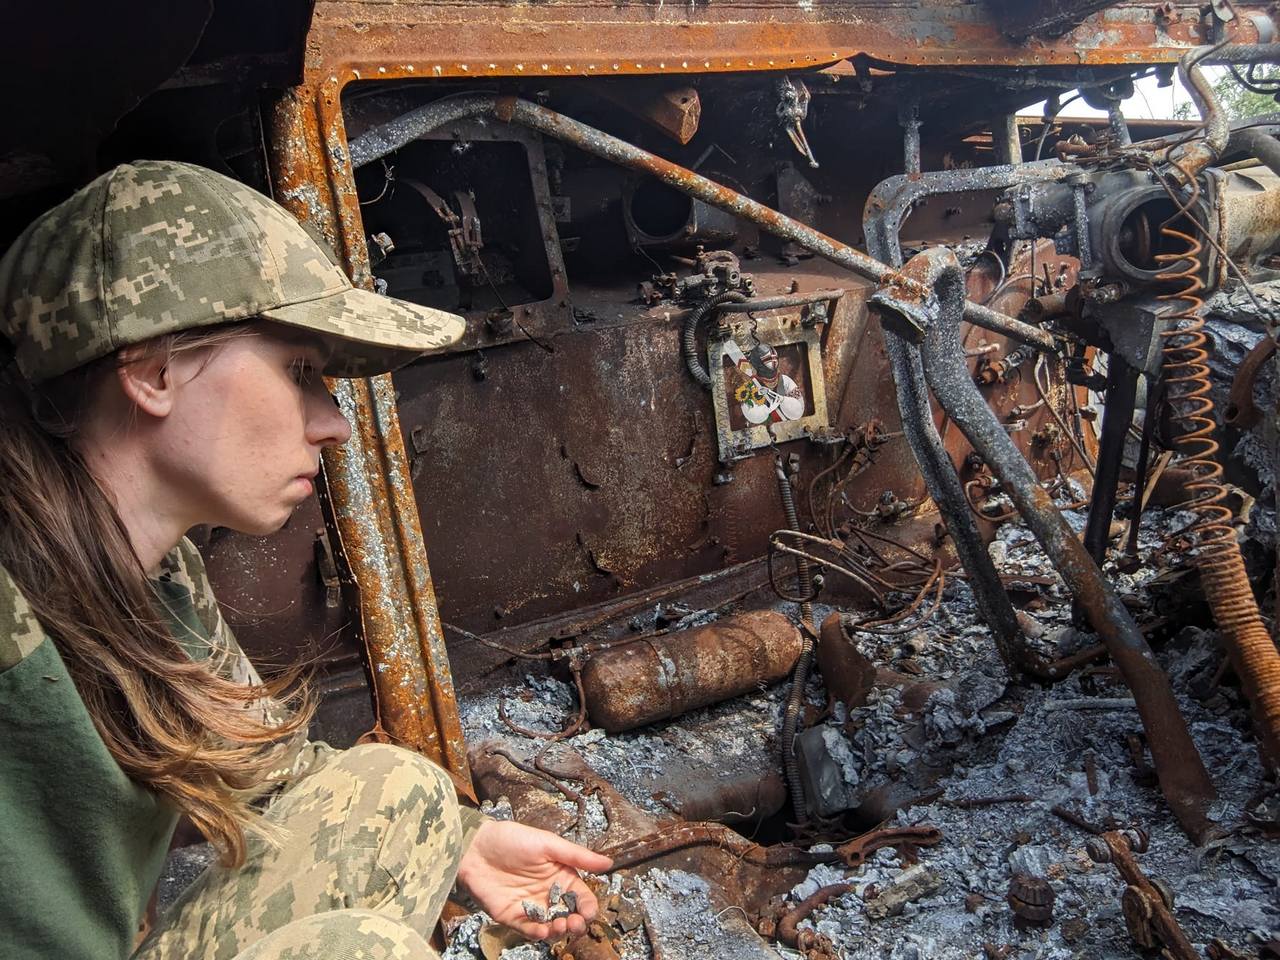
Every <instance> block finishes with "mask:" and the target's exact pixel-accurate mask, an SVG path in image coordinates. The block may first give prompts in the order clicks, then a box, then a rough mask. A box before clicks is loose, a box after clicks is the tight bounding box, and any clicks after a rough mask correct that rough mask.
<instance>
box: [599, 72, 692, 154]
mask: <svg viewBox="0 0 1280 960" xmlns="http://www.w3.org/2000/svg"><path fill="white" fill-rule="evenodd" d="M630 82H631V83H637V82H639V83H643V84H644V85H643V87H641V88H639V89H637V88H634V87H619V86H617V85H616V84H612V83H610V84H602V85H601V87H600V92H601V93H603V94H604V95H605V96H606V97H608V98H609V100H610V101H612V102H613V103H616V104H617V105H618V106H620V107H622V109H623V110H626V111H627V112H628V113H630V114H633V115H635V116H637V117H639V118H640V119H641V120H644V121H645V122H646V123H648V124H649V125H650V126H652V127H653V128H654V129H655V130H661V131H662V132H663V133H665V134H666V135H667V136H668V137H670V138H671V139H672V140H674V141H675V142H676V143H679V144H686V143H688V142H689V141H690V140H692V139H693V135H694V134H695V133H697V132H698V123H699V121H701V119H702V99H701V98H700V97H699V96H698V91H697V89H696V88H695V87H691V86H689V85H688V84H681V85H680V86H677V87H669V88H667V89H662V88H657V87H653V86H652V85H650V84H648V83H647V82H644V81H634V80H633V81H630Z"/></svg>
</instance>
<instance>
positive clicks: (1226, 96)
mask: <svg viewBox="0 0 1280 960" xmlns="http://www.w3.org/2000/svg"><path fill="white" fill-rule="evenodd" d="M1245 69H1247V68H1244V67H1242V68H1240V70H1241V73H1243V72H1244V70H1245ZM1253 83H1254V84H1255V85H1257V86H1261V87H1272V86H1276V85H1278V84H1280V67H1277V66H1274V65H1268V66H1261V67H1258V68H1257V69H1256V70H1254V73H1253ZM1212 86H1213V92H1214V93H1215V94H1216V95H1217V97H1218V102H1219V103H1220V104H1222V109H1223V110H1224V111H1225V112H1226V114H1227V117H1228V118H1229V119H1231V120H1245V119H1247V118H1249V117H1256V116H1260V115H1261V114H1264V113H1274V112H1276V111H1277V110H1280V104H1277V103H1276V100H1275V97H1273V96H1271V94H1269V93H1254V92H1253V91H1252V90H1249V89H1248V88H1247V87H1245V86H1244V85H1243V84H1241V83H1240V82H1239V81H1237V80H1236V78H1235V77H1233V76H1232V75H1231V73H1230V72H1229V71H1223V74H1222V76H1220V77H1219V78H1218V79H1217V80H1215V81H1214V82H1213V84H1212ZM1173 116H1174V118H1175V119H1177V120H1196V119H1199V113H1197V111H1196V107H1195V104H1194V103H1191V102H1190V101H1187V102H1186V103H1180V104H1178V106H1177V108H1176V109H1175V110H1174V111H1173Z"/></svg>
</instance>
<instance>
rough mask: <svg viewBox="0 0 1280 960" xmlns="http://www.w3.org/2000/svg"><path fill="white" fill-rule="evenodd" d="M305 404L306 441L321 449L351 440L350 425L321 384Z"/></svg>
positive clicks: (336, 403) (333, 398) (332, 397)
mask: <svg viewBox="0 0 1280 960" xmlns="http://www.w3.org/2000/svg"><path fill="white" fill-rule="evenodd" d="M308 401H309V402H308V404H307V440H308V441H310V442H311V443H314V444H316V445H317V446H321V447H334V446H337V445H338V444H342V443H346V442H347V440H349V439H350V438H351V424H350V423H348V422H347V418H346V417H345V416H343V414H342V410H340V409H339V408H338V402H337V399H336V398H335V397H334V396H332V395H331V394H330V393H329V390H328V388H327V387H325V386H324V385H323V384H319V385H318V389H317V390H315V391H313V392H312V393H311V395H310V396H309V398H308Z"/></svg>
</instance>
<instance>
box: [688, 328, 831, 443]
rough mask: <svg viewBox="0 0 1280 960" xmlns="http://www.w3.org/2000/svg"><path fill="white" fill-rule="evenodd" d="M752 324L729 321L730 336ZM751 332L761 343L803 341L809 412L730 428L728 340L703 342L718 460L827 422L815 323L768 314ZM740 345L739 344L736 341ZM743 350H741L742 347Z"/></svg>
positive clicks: (813, 429)
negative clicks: (794, 417)
mask: <svg viewBox="0 0 1280 960" xmlns="http://www.w3.org/2000/svg"><path fill="white" fill-rule="evenodd" d="M751 326H752V324H751V323H749V322H746V323H737V324H734V325H733V333H734V334H735V336H732V337H730V338H728V339H733V340H736V339H737V337H736V334H738V333H739V332H745V331H749V330H750V329H751ZM754 335H755V337H756V339H758V340H759V341H760V342H762V343H768V344H770V345H771V346H773V347H783V346H786V345H788V344H792V343H803V344H805V348H806V349H805V355H806V359H807V362H808V365H809V374H808V376H809V389H810V391H811V393H812V396H813V413H811V414H809V415H808V416H806V417H801V418H800V419H799V420H788V421H784V422H782V423H775V424H763V423H762V424H757V425H756V426H753V427H751V428H750V429H745V430H734V429H733V428H732V427H731V426H730V420H729V401H728V399H727V391H726V384H725V375H724V356H725V345H726V343H727V342H728V340H727V339H726V340H713V341H712V342H711V343H710V344H708V346H707V359H708V368H709V370H710V372H711V400H712V404H713V406H714V407H715V414H716V442H717V445H718V447H719V451H720V462H721V463H725V464H728V463H733V462H734V461H735V460H743V459H745V458H747V457H750V456H752V455H753V452H754V451H755V450H758V449H760V448H761V447H767V446H770V445H772V444H774V443H786V442H787V441H788V440H799V439H801V438H802V437H808V436H812V435H814V434H815V432H817V431H819V430H823V429H826V428H829V427H830V426H831V424H830V421H829V418H828V416H827V388H826V377H825V376H824V374H823V369H822V332H821V331H820V330H819V329H818V328H816V327H800V326H798V325H796V323H795V320H794V317H790V318H789V317H770V318H768V319H761V320H759V321H758V322H757V324H756V327H755V330H754ZM739 346H741V344H739ZM744 352H745V351H744Z"/></svg>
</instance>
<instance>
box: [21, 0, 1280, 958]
mask: <svg viewBox="0 0 1280 960" xmlns="http://www.w3.org/2000/svg"><path fill="white" fill-rule="evenodd" d="M129 6H130V5H128V4H107V5H105V6H104V9H103V10H102V11H99V12H97V13H94V14H92V15H86V16H85V17H84V18H83V19H82V20H81V21H80V22H78V23H77V24H76V25H75V26H73V27H68V28H66V31H65V32H64V33H62V34H60V36H61V37H62V40H61V43H62V44H63V47H64V48H63V49H61V50H60V51H58V56H57V57H56V58H53V57H50V53H51V51H50V50H47V49H44V48H42V46H41V45H40V44H34V45H33V44H29V43H25V42H23V41H22V40H21V39H20V38H19V37H18V36H17V35H15V34H14V31H9V33H10V39H9V41H8V42H9V44H10V45H11V47H12V49H11V50H10V51H8V52H9V53H10V62H11V63H14V64H15V74H16V75H17V76H16V77H15V79H14V80H13V84H14V89H15V93H16V94H17V100H16V102H21V103H23V104H25V106H24V108H23V109H22V110H21V111H19V112H20V113H21V114H22V115H21V116H17V117H15V118H14V120H13V123H12V124H11V125H10V126H9V129H8V130H7V131H6V132H5V135H4V142H3V143H2V144H0V156H2V157H3V161H2V162H0V174H2V177H0V180H2V183H0V186H3V197H2V198H0V203H2V204H3V210H4V240H5V242H6V243H7V242H8V241H9V240H11V239H12V238H13V237H14V236H16V235H17V233H18V232H19V231H20V230H21V229H22V227H23V226H24V225H25V223H26V222H28V221H29V220H30V218H31V217H33V216H34V215H35V214H36V213H38V212H39V211H40V210H42V209H44V208H45V207H47V206H48V205H50V204H52V203H54V202H56V201H57V200H59V199H61V197H63V196H65V195H67V194H68V193H70V191H71V190H72V189H74V188H75V187H76V186H78V185H79V184H80V183H82V182H84V180H86V179H88V177H90V176H92V175H94V174H96V173H97V172H99V171H101V170H104V169H106V168H107V167H109V166H110V165H111V164H113V163H115V162H119V161H122V160H130V159H134V158H135V157H142V156H147V157H172V158H176V159H182V160H190V161H193V162H197V163H201V164H204V165H207V166H210V167H212V168H214V169H218V170H221V171H223V172H227V173H231V174H232V175H234V176H236V177H238V178H239V179H241V180H243V181H245V182H246V183H248V184H250V185H251V186H253V187H255V188H257V189H259V190H261V191H263V192H264V193H267V194H269V195H270V196H272V197H273V198H275V199H276V200H277V201H278V202H280V203H281V204H283V205H284V206H286V207H287V208H288V209H289V210H290V211H291V212H293V213H294V214H295V215H296V216H297V217H298V218H299V220H300V221H302V222H303V223H304V224H305V225H307V226H308V227H309V228H310V229H312V230H313V232H315V233H316V234H317V235H318V236H321V237H323V238H324V240H325V241H326V243H327V245H328V246H329V247H330V248H331V249H332V251H333V253H334V256H335V258H336V259H337V261H338V262H339V263H340V264H341V265H342V266H343V267H344V269H346V270H347V271H348V272H349V273H350V275H351V276H352V277H353V279H354V280H355V282H356V283H357V284H359V285H363V286H365V287H368V288H369V289H375V290H378V291H381V292H384V293H388V294H391V295H393V296H396V297H401V298H404V299H407V300H410V301H414V302H417V303H421V304H425V305H429V306H433V307H438V308H442V309H445V310H449V311H452V312H455V313H459V314H461V315H462V316H464V317H465V318H466V321H467V333H466V335H465V337H464V339H463V340H462V341H461V342H460V343H458V344H457V345H455V346H454V347H452V348H450V350H449V352H448V353H446V354H443V355H438V356H432V357H428V358H424V359H422V360H420V361H417V362H415V363H413V364H412V365H410V366H408V367H406V368H404V369H403V370H401V371H399V372H397V373H395V374H394V375H387V376H381V377H375V378H372V379H368V380H344V381H334V382H333V383H332V384H331V386H332V388H333V391H334V394H335V396H336V398H337V400H338V403H339V405H340V407H341V408H342V409H343V411H344V412H345V413H346V414H347V416H348V418H349V419H350V420H351V422H352V424H353V427H354V433H353V436H352V439H351V440H350V442H349V443H347V444H346V445H345V446H343V447H341V448H337V449H334V450H330V451H326V454H325V462H324V474H323V484H322V485H321V489H320V491H319V494H318V496H317V497H316V498H315V499H314V501H313V502H310V503H308V504H306V505H304V506H303V507H302V508H300V509H299V510H298V512H297V513H296V514H295V516H294V517H293V519H292V520H291V521H290V522H289V524H288V525H287V526H286V527H285V529H283V530H282V531H281V532H279V533H278V534H276V535H274V536H272V537H268V538H265V539H255V538H249V537H245V536H242V535H239V534H236V533H233V532H231V531H228V530H222V529H203V530H198V531H195V532H194V533H193V535H194V536H195V537H196V538H197V542H198V543H199V545H200V547H201V549H202V552H203V553H204V555H205V557H206V558H207V561H208V565H209V569H210V574H211V577H212V579H213V582H214V586H215V589H216V592H217V594H218V597H219V600H220V601H221V603H222V605H223V607H224V609H225V612H226V616H227V619H228V621H229V622H230V624H231V626H232V628H233V629H234V631H235V633H236V636H237V637H238V639H239V640H240V642H241V644H242V645H243V646H244V648H245V649H246V651H247V652H248V653H249V655H250V656H251V657H253V658H254V659H255V660H257V661H261V662H263V663H267V664H271V663H284V662H292V661H294V660H298V659H305V660H307V661H308V662H310V663H311V664H313V665H314V666H313V670H314V681H313V682H314V684H315V687H316V690H317V692H318V693H319V694H320V695H321V706H320V711H319V714H318V717H317V721H316V729H314V730H313V731H312V732H313V735H314V736H316V737H318V738H321V739H326V740H328V741H329V742H331V743H333V744H335V745H337V746H348V745H351V744H353V743H355V742H357V741H359V740H369V739H373V740H380V741H383V742H389V743H397V744H401V745H404V746H406V747H409V748H411V749H415V750H418V751H421V752H423V753H425V754H426V755H428V756H429V757H431V758H432V759H434V760H436V761H437V762H438V763H440V764H441V765H442V766H443V767H445V768H446V769H447V770H448V771H449V772H450V774H451V775H452V776H453V779H454V781H455V783H456V785H457V788H458V791H459V794H460V796H463V797H465V798H467V799H469V800H470V801H472V802H474V803H476V804H478V805H480V806H481V807H482V809H484V810H485V811H486V812H488V813H489V814H491V815H492V816H496V817H506V818H515V819H518V820H521V821H523V822H527V823H532V824H535V825H537V826H541V827H544V828H546V829H550V830H554V831H556V832H558V833H560V834H562V835H564V836H567V837H570V838H571V839H574V840H576V841H577V842H580V843H584V844H586V845H588V846H590V847H592V848H593V849H596V850H600V851H603V852H605V853H607V854H609V855H610V856H612V857H614V859H615V866H614V871H613V872H612V873H611V874H610V875H608V876H605V877H601V878H598V886H599V889H600V891H601V895H602V898H603V902H604V904H605V909H604V910H603V911H602V913H601V914H600V916H599V918H598V919H597V920H596V921H595V922H593V923H592V924H591V926H590V928H589V929H588V931H587V933H586V934H584V935H581V936H578V937H575V938H573V939H571V940H568V941H562V942H559V943H555V944H551V945H538V944H524V943H521V942H519V941H517V940H515V939H512V938H510V937H509V936H508V935H507V932H505V931H504V929H503V928H500V927H495V926H494V925H492V924H491V923H489V922H488V920H487V918H486V917H485V916H484V915H483V914H480V913H477V912H475V910H474V908H473V907H469V906H468V904H467V903H465V902H459V903H454V904H451V905H450V909H449V910H448V911H446V916H445V920H444V922H443V923H442V930H441V931H440V933H441V936H442V944H441V946H442V951H443V956H445V957H446V958H450V960H463V958H466V960H471V958H476V957H485V958H490V960H492V958H497V957H505V958H508V960H530V958H535V957H546V956H552V957H557V958H561V960H568V958H575V960H606V958H607V960H618V958H624V957H625V958H632V960H637V958H654V960H658V958H663V960H679V958H686V957H687V958H702V957H715V958H771V957H800V956H803V957H806V958H809V960H835V958H862V957H886V958H895V960H911V958H923V957H955V958H971V957H972V958H984V960H999V958H1015V957H1028V958H1029V957H1062V958H1066V957H1117V958H1119V957H1130V956H1162V957H1169V958H1174V960H1190V958H1194V957H1211V958H1216V960H1225V958H1268V957H1271V958H1274V957H1280V892H1278V888H1280V847H1278V846H1277V838H1278V837H1280V794H1278V793H1277V781H1276V777H1277V765H1278V764H1280V652H1278V651H1277V647H1276V643H1275V640H1274V634H1275V630H1276V620H1277V602H1280V596H1278V591H1277V583H1280V567H1278V566H1277V556H1276V524H1277V506H1276V496H1277V494H1276V484H1275V466H1276V451H1277V446H1276V444H1277V419H1276V416H1277V402H1278V401H1280V394H1277V378H1276V373H1275V363H1276V361H1275V358H1274V355H1275V343H1276V340H1275V337H1276V334H1277V330H1276V324H1277V322H1280V259H1278V254H1280V146H1277V141H1276V139H1275V138H1276V136H1277V135H1280V113H1277V114H1274V115H1270V116H1263V117H1255V118H1252V119H1250V120H1248V121H1232V119H1231V118H1229V117H1228V116H1227V115H1226V113H1225V112H1224V110H1223V107H1222V105H1221V104H1220V103H1219V102H1218V100H1217V97H1216V95H1215V92H1214V89H1213V86H1212V84H1211V83H1210V81H1209V79H1208V76H1209V71H1211V70H1212V69H1215V68H1220V67H1224V66H1227V65H1230V67H1231V69H1233V70H1235V71H1236V72H1237V75H1239V76H1241V77H1242V78H1244V79H1246V82H1247V78H1249V77H1252V76H1254V74H1253V73H1252V72H1251V71H1252V69H1253V67H1255V66H1258V65H1262V66H1265V65H1267V64H1275V63H1277V62H1280V43H1276V42H1275V41H1276V26H1277V19H1276V18H1277V15H1278V13H1277V11H1276V9H1275V8H1274V6H1273V5H1269V4H1258V3H1246V2H1243V0H1233V2H1229V0H1214V2H1212V3H1210V2H1204V3H1184V2H1162V3H1155V2H1146V0H1125V2H1119V3H1109V2H1106V0H1101V2H1100V0H968V2H962V0H918V2H912V3H900V2H891V0H840V2H835V0H801V2H799V3H795V4H788V3H781V2H774V0H768V2H757V3H748V2H743V0H725V2H721V0H703V2H691V3H688V4H665V5H664V4H663V3H662V2H661V0H659V2H655V3H644V4H639V3H634V4H616V5H615V4H604V3H596V2H591V0H580V2H577V3H569V2H548V3H540V4H532V5H517V4H505V3H494V2H482V0H476V2H463V0H442V2H439V3H436V2H430V3H429V2H413V0H385V2H373V0H315V2H314V3H313V4H312V3H307V2H305V0H296V2H288V3H279V4H273V5H270V6H269V7H262V8H260V7H259V5H257V4H252V3H248V2H244V0H239V2H234V0H209V2H208V3H205V4H201V3H193V4H188V5H181V6H183V8H184V9H183V10H181V11H173V12H170V13H167V14H164V15H163V16H160V15H156V16H157V19H156V20H154V21H152V23H151V26H150V27H149V28H148V30H147V31H138V30H133V29H128V30H127V29H125V28H124V27H122V26H121V23H122V22H125V21H127V20H128V19H129V17H128V16H124V14H129V15H131V16H133V17H136V16H139V15H140V14H139V12H138V11H134V10H126V8H128V7H129ZM149 15H150V14H149ZM24 16H29V17H30V18H31V19H32V23H31V24H29V25H28V26H27V27H26V28H25V29H26V30H27V31H29V32H28V33H24V34H23V35H24V36H43V37H48V36H53V35H55V34H57V33H58V31H59V30H62V29H63V25H62V24H61V23H60V22H59V20H58V17H59V16H60V14H59V13H58V11H57V10H56V9H53V8H50V9H47V10H43V11H39V10H32V11H30V12H28V13H27V14H24ZM1147 76H1154V77H1156V78H1158V80H1159V82H1160V83H1161V84H1162V85H1168V84H1181V85H1183V86H1184V87H1185V88H1186V89H1187V90H1188V92H1189V94H1190V97H1191V100H1192V102H1193V104H1194V107H1195V109H1194V110H1193V111H1192V114H1191V115H1190V116H1189V117H1188V118H1186V119H1181V120H1135V119H1131V118H1126V113H1125V111H1126V108H1127V105H1128V104H1129V103H1130V102H1131V100H1132V98H1133V97H1134V95H1135V88H1134V82H1135V80H1137V79H1140V78H1143V77H1147ZM1268 89H1269V90H1270V92H1275V88H1274V85H1273V86H1272V87H1271V88H1268ZM1076 100H1080V101H1083V102H1085V103H1088V104H1089V105H1090V106H1092V107H1094V108H1096V109H1097V110H1100V111H1105V112H1106V114H1107V116H1106V117H1103V118H1100V119H1087V118H1083V119H1082V118H1073V116H1072V113H1071V103H1072V102H1073V101H1076ZM1041 102H1044V103H1045V107H1044V110H1043V113H1042V115H1036V116H1020V115H1018V112H1019V111H1020V110H1022V109H1023V108H1026V107H1028V106H1030V105H1033V104H1039V103H1041ZM1277 109H1278V110H1280V107H1278V108H1277ZM1131 112H1132V111H1131ZM54 115H57V116H59V117H61V118H62V119H61V122H59V123H51V122H50V121H49V119H48V118H49V117H50V116H54ZM42 117H43V118H44V122H40V121H41V118H42ZM190 839H191V840H198V839H199V837H197V836H192V837H191V838H190ZM202 857H204V858H205V859H204V860H202ZM202 862H207V853H202V852H201V845H199V844H193V845H192V846H190V847H187V848H183V849H178V850H176V851H175V852H174V854H173V855H172V866H171V870H172V872H173V876H174V877H177V876H180V875H182V874H183V871H186V870H190V869H192V868H193V866H192V865H197V866H198V865H199V864H200V863H202ZM171 879H172V878H171ZM175 882H176V881H175ZM593 882H595V881H593Z"/></svg>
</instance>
